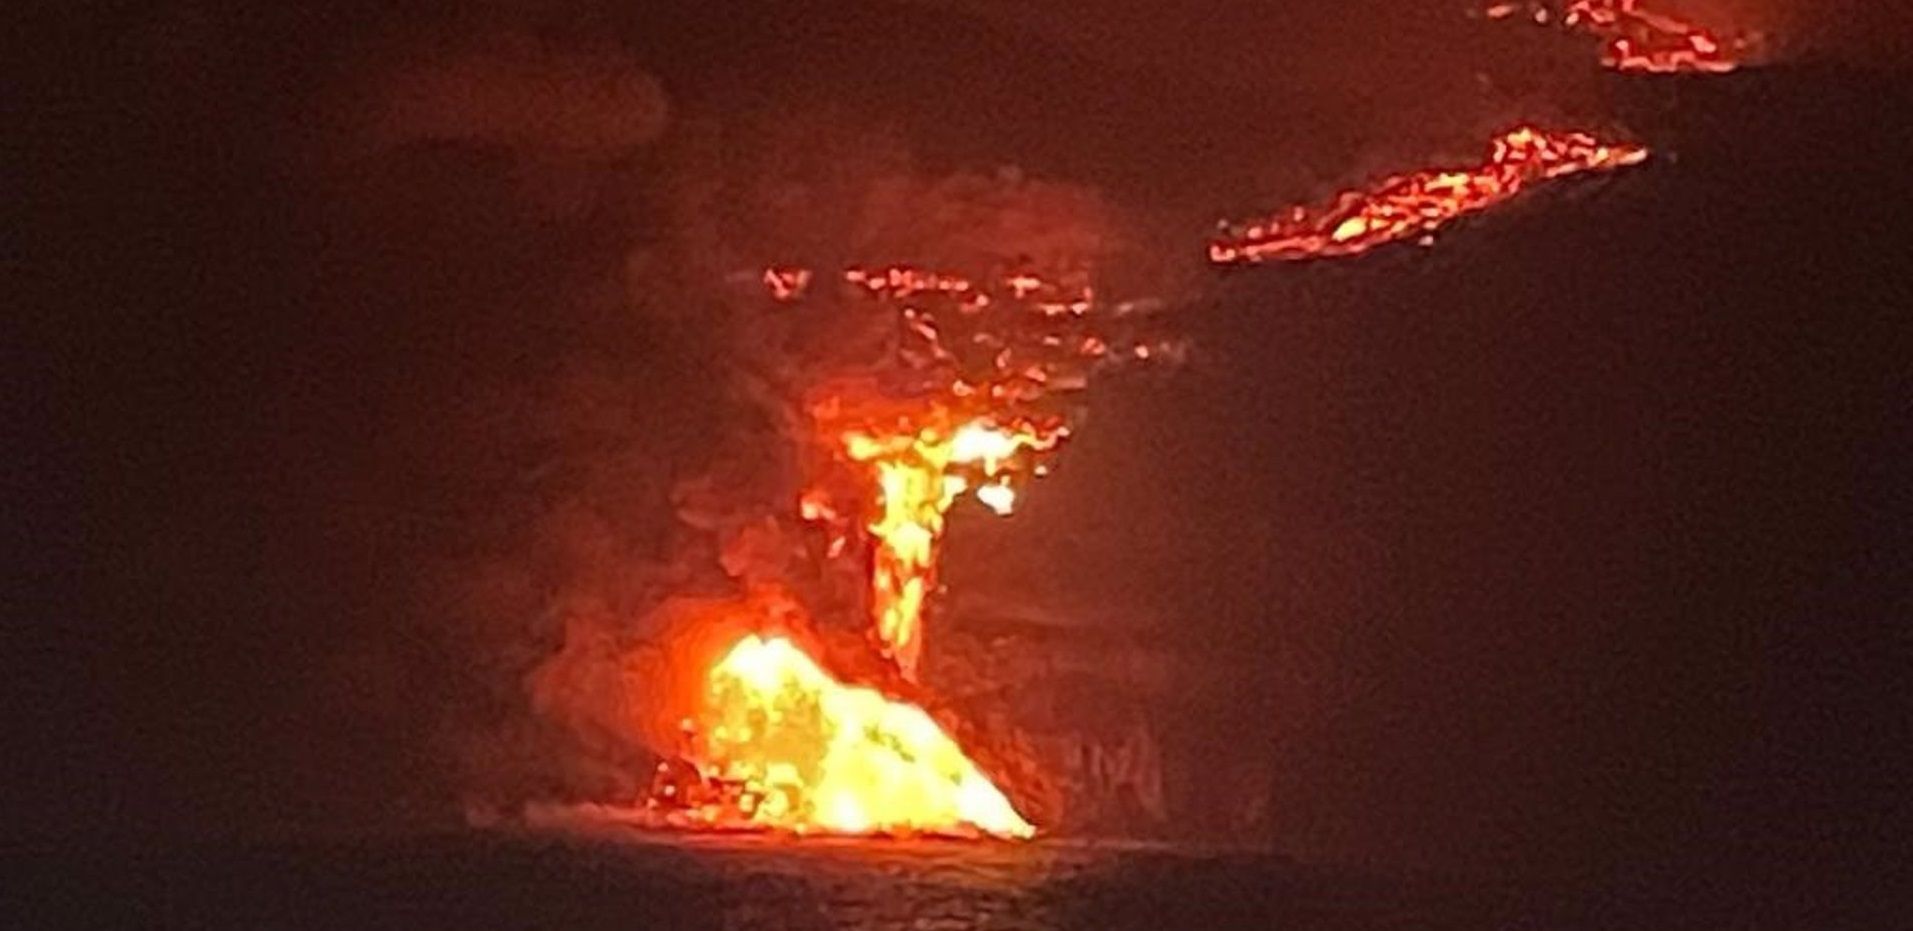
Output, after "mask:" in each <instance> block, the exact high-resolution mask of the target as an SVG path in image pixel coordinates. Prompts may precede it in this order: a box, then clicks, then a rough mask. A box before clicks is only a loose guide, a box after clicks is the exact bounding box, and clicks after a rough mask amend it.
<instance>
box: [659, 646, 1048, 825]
mask: <svg viewBox="0 0 1913 931" xmlns="http://www.w3.org/2000/svg"><path fill="white" fill-rule="evenodd" d="M705 708H706V709H707V715H706V717H705V718H704V719H703V720H702V721H693V720H688V719H687V720H686V721H685V722H684V732H685V740H686V747H685V753H684V759H685V760H686V761H689V762H690V763H691V764H692V765H689V766H685V765H682V764H674V763H670V762H667V763H660V764H658V777H657V781H656V783H655V784H654V786H653V790H652V792H653V797H652V803H653V808H654V809H658V810H662V811H664V812H666V815H665V817H666V821H667V823H671V824H674V825H677V826H688V827H703V828H733V829H741V828H774V829H783V830H789V831H792V832H795V833H806V832H810V831H822V832H828V833H838V834H869V833H887V834H907V833H915V832H927V833H936V834H964V833H969V834H975V833H982V834H990V835H994V836H997V837H1004V838H1017V839H1024V838H1028V837H1031V836H1033V835H1034V834H1035V833H1036V829H1035V827H1033V826H1032V825H1031V824H1030V823H1029V822H1028V821H1026V820H1024V819H1023V816H1022V815H1020V814H1018V813H1017V811H1016V809H1015V807H1014V806H1012V805H1011V804H1010V801H1009V799H1008V798H1006V797H1005V796H1004V795H1003V792H1002V790H1000V789H998V788H997V787H996V785H995V784H993V783H992V782H990V780H989V778H988V777H986V776H984V775H983V773H982V771H981V770H979V769H978V768H977V766H976V764H975V763H973V762H971V761H970V759H969V757H967V756H965V755H964V753H963V750H962V749H961V748H959V747H958V746H957V744H956V741H954V740H952V739H951V738H950V736H949V735H948V734H946V733H944V730H943V728H941V727H939V726H938V725H937V723H936V722H935V721H934V720H932V719H931V718H930V716H929V715H928V714H926V713H925V712H924V711H923V709H921V708H918V707H917V706H915V705H912V704H910V703H908V702H904V701H900V700H897V699H894V698H889V697H886V696H884V695H883V694H882V693H880V692H878V691H877V690H876V689H874V688H869V687H867V686H851V685H845V684H843V683H841V682H839V681H838V680H837V679H835V678H833V677H832V676H831V675H830V674H829V673H827V672H825V671H824V669H823V667H821V666H819V665H817V663H816V661H815V660H813V659H811V658H810V656H809V655H808V654H806V653H805V652H804V651H803V650H802V649H800V648H798V646H797V645H796V644H795V643H793V642H791V641H790V640H789V639H787V638H783V637H770V638H765V637H761V636H759V635H757V634H747V635H745V636H744V637H743V638H742V639H741V640H739V641H737V644H736V645H735V646H733V647H732V648H731V650H730V652H728V653H727V654H725V655H724V657H723V659H721V660H719V661H718V662H717V664H716V665H715V666H712V667H711V670H710V672H709V674H708V677H707V679H706V685H705Z"/></svg>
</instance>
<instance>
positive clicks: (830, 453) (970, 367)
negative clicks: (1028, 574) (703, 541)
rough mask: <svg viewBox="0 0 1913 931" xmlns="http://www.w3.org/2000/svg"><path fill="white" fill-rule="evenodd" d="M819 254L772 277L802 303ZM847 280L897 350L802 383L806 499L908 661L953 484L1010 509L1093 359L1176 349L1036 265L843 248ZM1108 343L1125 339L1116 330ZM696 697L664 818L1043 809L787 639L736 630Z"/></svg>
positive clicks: (912, 661) (821, 824)
mask: <svg viewBox="0 0 1913 931" xmlns="http://www.w3.org/2000/svg"><path fill="white" fill-rule="evenodd" d="M812 278H813V276H812V274H811V272H810V271H809V270H807V269H802V268H797V267H776V268H771V269H767V270H766V271H765V273H764V276H763V281H764V286H765V288H766V291H767V292H768V296H769V297H770V298H771V299H772V300H774V301H777V302H780V303H787V304H800V303H801V302H803V301H804V300H806V299H807V297H808V296H809V293H810V287H809V286H810V284H811V281H812ZM840 282H841V284H842V285H843V286H844V287H845V288H846V289H847V290H848V292H849V296H850V299H852V300H855V301H868V302H874V303H875V306H876V307H877V308H879V309H880V310H882V311H884V312H886V313H893V314H894V315H895V319H896V322H897V329H896V333H895V338H894V339H893V340H892V341H891V343H890V345H889V347H888V348H889V350H890V353H889V354H890V356H891V357H892V360H891V363H890V364H887V365H885V366H883V367H881V370H880V371H879V372H877V373H875V374H872V373H862V374H860V375H858V376H855V377H844V378H839V379H836V380H829V381H825V382H824V383H822V384H820V385H817V386H814V388H813V391H812V393H811V397H810V398H809V400H808V402H807V412H808V414H809V416H810V418H811V422H812V428H813V432H814V434H815V436H814V438H813V442H812V445H813V446H814V447H815V450H816V455H815V457H814V458H815V461H816V465H815V469H814V471H815V473H816V474H815V475H814V476H813V478H814V481H813V482H812V483H811V484H810V486H809V487H807V488H806V490H805V491H804V492H803V493H802V495H800V497H799V500H798V501H797V502H796V507H797V511H798V515H799V516H800V517H801V518H802V519H803V520H804V521H805V522H806V523H808V524H809V525H811V526H813V527H816V528H818V529H819V531H820V532H821V533H823V534H824V537H825V539H826V546H825V549H824V552H825V553H826V555H827V556H828V557H829V558H832V559H838V558H851V556H852V555H853V553H854V554H855V555H857V556H860V557H862V558H864V559H865V560H866V561H865V563H864V564H865V565H867V567H868V587H867V602H868V609H869V613H870V641H871V643H872V645H873V647H874V648H875V649H876V651H877V652H878V653H879V654H880V655H881V656H883V657H884V658H885V659H886V660H887V662H888V663H889V664H890V666H891V667H892V668H893V669H894V670H895V673H896V674H897V675H898V676H899V677H900V678H901V679H903V680H904V681H906V682H911V681H915V680H916V679H917V678H918V672H919V665H920V661H921V657H922V649H923V626H924V617H925V613H926V609H927V607H928V604H929V602H930V599H931V597H932V596H933V595H934V593H935V592H936V588H937V582H936V578H937V565H938V561H939V556H940V552H941V547H940V544H941V540H942V537H943V533H944V530H945V526H946V520H947V515H948V513H949V511H950V509H951V508H952V507H953V506H954V505H955V504H956V502H957V501H959V500H960V499H962V498H963V497H965V496H968V497H971V498H974V499H975V500H976V501H977V502H978V503H980V504H981V505H983V506H984V507H986V508H987V509H989V510H990V511H992V512H994V513H996V514H999V515H1001V514H1008V513H1010V512H1011V511H1012V510H1013V509H1014V507H1015V505H1016V502H1017V499H1018V494H1019V488H1020V486H1021V485H1022V484H1023V483H1024V482H1026V481H1027V480H1028V479H1029V478H1032V477H1035V476H1040V475H1043V474H1045V473H1046V472H1047V470H1048V465H1047V459H1048V457H1049V456H1050V455H1052V454H1053V453H1054V452H1055V451H1056V450H1057V448H1058V447H1059V446H1060V445H1061V443H1062V442H1063V440H1064V439H1065V438H1067V436H1068V435H1069V418H1070V414H1071V408H1070V407H1069V405H1068V404H1067V402H1066V401H1065V400H1064V399H1065V398H1067V397H1068V395H1069V394H1070V393H1071V392H1074V391H1076V390H1078V389H1080V388H1082V387H1084V386H1085V385H1086V384H1087V382H1088V379H1089V376H1090V375H1091V373H1092V372H1093V371H1095V370H1096V369H1098V368H1101V367H1104V366H1107V365H1111V364H1115V363H1118V362H1122V361H1128V360H1139V359H1151V358H1163V357H1173V356H1174V355H1175V354H1176V351H1177V348H1178V347H1176V346H1175V345H1174V344H1171V343H1166V342H1161V341H1157V342H1149V341H1144V340H1139V339H1134V338H1131V339H1127V340H1120V339H1117V338H1116V337H1114V336H1112V335H1110V333H1108V332H1106V331H1105V329H1104V326H1103V324H1104V323H1105V321H1104V320H1102V317H1103V316H1105V315H1107V316H1111V317H1125V316H1128V317H1132V318H1133V317H1135V316H1137V315H1134V314H1133V313H1132V312H1133V311H1134V310H1135V309H1136V307H1135V305H1122V307H1120V308H1119V309H1118V310H1117V311H1116V312H1114V313H1108V314H1105V313H1104V312H1103V311H1104V308H1103V307H1102V305H1100V304H1099V303H1098V302H1097V301H1096V297H1095V294H1094V292H1093V290H1092V289H1090V288H1089V287H1088V285H1087V284H1086V283H1084V282H1083V281H1081V280H1052V279H1047V278H1044V277H1040V276H1038V275H1035V274H1032V273H1029V272H1015V273H1011V274H1007V275H1003V276H1000V278H998V279H996V280H995V282H994V284H993V285H992V286H990V287H982V286H978V285H976V284H974V283H973V282H972V281H971V280H970V279H969V278H966V277H964V276H961V275H956V274H949V273H943V272H933V271H926V270H921V269H915V268H910V267H905V266H891V267H882V268H863V267H857V268H851V269H849V270H847V271H845V272H844V273H843V274H842V276H841V278H840ZM1112 346H1120V347H1122V348H1121V349H1120V350H1118V349H1115V348H1112ZM704 685H705V688H704V695H703V700H702V703H701V706H700V709H699V711H698V713H697V714H696V715H695V716H693V717H687V718H686V719H685V721H684V722H683V725H682V732H683V733H682V747H681V750H680V753H679V756H678V758H677V759H675V760H671V761H667V762H666V763H664V764H661V765H660V767H659V770H658V773H657V775H656V778H655V779H654V783H653V787H652V793H651V797H650V800H649V803H648V806H647V807H648V808H649V809H650V810H652V811H653V812H656V813H658V814H659V816H660V817H661V818H662V819H663V820H664V821H665V823H667V824H672V825H676V826H687V827H700V828H733V829H765V828H771V829H781V830H789V831H793V832H808V831H823V832H832V833H853V834H863V833H891V834H895V833H934V834H959V835H961V834H979V833H980V834H988V835H993V836H997V837H1002V838H1018V839H1020V838H1027V837H1029V836H1031V835H1032V834H1033V833H1034V831H1035V828H1034V827H1033V826H1032V825H1031V824H1030V823H1029V822H1028V821H1026V820H1025V819H1024V818H1023V817H1022V815H1020V814H1019V813H1018V812H1017V811H1016V809H1015V807H1014V806H1013V805H1012V804H1011V803H1010V802H1009V800H1008V798H1007V797H1006V796H1005V795H1004V793H1003V792H1002V791H1001V790H1000V789H998V788H997V787H996V786H995V785H994V784H993V783H992V782H991V781H990V780H989V778H988V777H987V776H985V775H984V774H983V772H982V770H981V769H980V768H979V767H978V766H977V765H976V764H975V763H974V762H972V761H971V760H970V759H969V758H968V757H967V756H966V755H965V754H964V752H963V751H962V749H961V748H960V747H959V746H958V745H957V743H956V742H955V741H954V740H953V739H951V738H950V737H949V736H948V735H947V734H946V732H945V731H944V730H943V729H942V728H941V727H939V726H938V725H937V724H936V722H935V721H934V720H933V719H932V718H931V717H930V715H929V714H927V713H926V712H925V711H924V710H923V709H922V708H921V707H919V706H918V705H916V704H914V703H912V702H909V701H906V700H904V699H902V698H898V697H896V696H895V695H891V694H886V693H885V692H884V691H880V690H879V689H878V688H876V687H873V686H869V685H853V684H846V683H843V682H841V681H839V680H838V679H837V678H835V677H833V676H831V675H830V674H829V673H827V672H826V671H825V670H824V669H823V668H822V667H821V666H820V665H819V664H818V663H817V662H816V661H815V660H814V659H812V657H811V656H810V654H808V653H806V652H805V651H804V650H803V649H802V648H801V647H799V646H798V645H797V644H796V643H795V642H793V641H792V640H791V639H789V638H786V637H781V636H764V635H760V634H757V633H753V634H747V635H745V636H743V637H742V638H741V639H739V640H738V641H737V642H736V643H735V645H734V646H732V647H731V648H730V649H729V651H728V652H727V653H726V654H725V656H724V658H723V659H722V660H720V661H718V662H716V663H714V664H713V665H711V667H710V668H709V670H708V672H707V673H706V674H705V679H704Z"/></svg>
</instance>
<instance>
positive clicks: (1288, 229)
mask: <svg viewBox="0 0 1913 931" xmlns="http://www.w3.org/2000/svg"><path fill="white" fill-rule="evenodd" d="M1646 158H1647V149H1646V147H1644V146H1640V145H1635V144H1632V143H1624V142H1602V141H1600V140H1598V139H1596V138H1595V137H1593V136H1591V135H1589V134H1587V133H1581V132H1549V131H1547V130H1543V129H1538V128H1536V127H1534V126H1518V127H1515V128H1514V129H1511V130H1508V131H1507V132H1505V133H1502V134H1501V135H1499V136H1497V137H1495V139H1494V141H1493V142H1492V144H1491V145H1490V147H1489V150H1488V157H1487V158H1486V159H1485V160H1484V161H1483V162H1482V163H1481V164H1480V165H1477V166H1474V167H1471V168H1448V169H1440V168H1434V169H1424V170H1421V171H1415V172H1410V173H1408V174H1401V175H1394V176H1392V177H1389V178H1386V179H1384V180H1382V181H1381V182H1379V183H1377V184H1375V185H1373V186H1371V187H1369V188H1367V189H1365V190H1349V191H1344V192H1342V193H1340V194H1337V195H1336V196H1335V197H1334V198H1333V199H1331V200H1330V201H1329V202H1328V203H1326V204H1323V205H1321V206H1319V207H1314V208H1309V207H1304V206H1296V207H1293V208H1291V209H1290V210H1289V211H1287V212H1286V213H1281V214H1277V215H1275V216H1273V217H1269V218H1267V219H1264V220H1260V221H1255V222H1252V223H1248V224H1241V225H1237V226H1234V227H1231V228H1228V229H1226V230H1225V233H1224V235H1222V236H1220V237H1218V238H1216V239H1214V240H1212V241H1211V242H1210V243H1209V260H1210V261H1211V262H1214V263H1216V264H1218V265H1230V264H1246V263H1255V262H1264V261H1268V260H1271V259H1279V260H1284V261H1299V260H1303V259H1314V258H1324V257H1331V256H1346V255H1356V254H1359V253H1362V252H1366V251H1368V250H1370V249H1373V248H1375V247H1376V246H1380V245H1385V244H1387V243H1391V242H1396V241H1399V240H1404V239H1411V238H1417V237H1419V238H1421V241H1422V242H1423V244H1428V243H1429V242H1431V241H1432V240H1430V239H1429V238H1428V237H1430V236H1431V235H1432V234H1433V233H1434V231H1435V230H1437V229H1439V228H1440V227H1441V226H1443V225H1445V224H1447V223H1448V222H1450V221H1452V220H1454V219H1455V218H1457V217H1460V216H1463V215H1465V214H1469V213H1475V212H1477V211H1481V210H1486V209H1488V208H1489V207H1492V206H1494V205H1496V204H1499V203H1501V202H1503V201H1506V200H1508V199H1509V198H1512V197H1514V196H1515V195H1517V194H1519V193H1521V192H1522V191H1523V190H1525V189H1527V188H1528V187H1530V186H1532V185H1535V184H1539V183H1541V182H1543V181H1547V180H1549V179H1552V178H1559V177H1563V176H1565V175H1571V174H1577V173H1580V172H1589V171H1610V170H1613V169H1616V168H1622V167H1625V166H1628V165H1634V164H1639V163H1640V162H1642V161H1644V160H1645V159H1646Z"/></svg>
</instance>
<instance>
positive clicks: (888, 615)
mask: <svg viewBox="0 0 1913 931" xmlns="http://www.w3.org/2000/svg"><path fill="white" fill-rule="evenodd" d="M933 419H934V420H943V419H945V418H943V417H936V418H933ZM1063 433H1064V431H1063V430H1062V428H1061V427H1060V426H1057V427H1053V428H1051V429H1049V430H1047V431H1045V430H1042V429H1040V428H1038V427H1036V426H1035V425H1033V424H1019V425H1014V426H1008V427H1006V426H1000V425H998V424H995V423H993V422H990V421H989V420H987V419H976V420H971V421H969V422H966V423H963V424H962V425H961V426H958V427H956V428H955V429H950V428H949V427H947V426H944V425H941V424H937V423H934V422H933V423H931V424H927V425H924V426H922V427H920V428H917V429H916V430H914V432H908V431H906V432H896V433H887V434H878V433H872V432H868V431H866V430H863V429H853V430H848V431H846V432H845V433H844V434H843V436H842V439H843V444H844V453H845V455H847V456H849V457H850V459H851V460H853V461H855V462H859V463H864V464H866V465H867V466H868V467H869V468H870V470H871V472H872V474H873V475H874V477H875V483H876V501H875V509H874V510H875V516H874V517H873V518H872V520H871V522H870V524H869V526H868V530H869V531H870V534H871V537H872V539H873V541H874V550H875V552H874V554H873V557H872V565H871V573H870V589H871V602H872V603H871V614H872V616H873V619H874V620H875V622H876V629H875V634H876V637H877V639H878V641H879V642H880V643H881V644H882V646H883V647H884V649H885V651H886V652H887V653H888V654H889V656H890V658H891V659H892V660H894V661H895V662H896V664H897V668H898V670H899V671H901V672H902V673H903V675H904V677H905V678H908V679H915V678H916V675H917V665H918V662H919V660H920V659H921V657H922V654H923V608H924V602H925V600H926V599H927V598H928V597H929V595H930V593H931V592H932V591H934V590H935V588H936V569H937V555H938V554H937V550H938V545H939V543H940V540H941V538H942V536H943V526H944V515H945V514H946V513H948V512H949V510H950V506H951V505H952V504H954V503H955V502H956V499H957V497H958V496H960V495H962V494H964V493H965V492H969V493H971V494H974V495H975V496H976V498H977V500H979V501H981V502H982V503H983V504H984V505H986V506H987V507H989V508H990V509H991V510H992V511H995V512H996V513H997V514H1008V513H1010V511H1011V510H1012V509H1013V508H1014V507H1015V505H1016V489H1015V486H1014V485H1013V484H1012V479H1013V476H1014V474H1015V473H1013V472H1012V468H1013V466H1015V465H1017V464H1018V463H1020V462H1021V460H1020V459H1019V455H1020V454H1021V453H1022V452H1023V451H1024V450H1047V449H1050V448H1052V447H1054V446H1055V445H1056V443H1057V442H1058V441H1059V440H1060V439H1061V438H1062V436H1063Z"/></svg>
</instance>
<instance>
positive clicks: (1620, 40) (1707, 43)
mask: <svg viewBox="0 0 1913 931" xmlns="http://www.w3.org/2000/svg"><path fill="white" fill-rule="evenodd" d="M1486 13H1487V16H1488V17H1489V18H1490V19H1506V18H1509V17H1513V16H1515V15H1516V14H1525V15H1526V17H1527V18H1528V19H1531V20H1533V21H1534V22H1536V23H1538V24H1541V25H1547V24H1548V23H1550V22H1554V21H1557V20H1558V21H1559V22H1560V24H1561V25H1562V26H1564V27H1566V28H1568V29H1572V30H1575V31H1578V32H1582V33H1586V34H1587V35H1591V36H1593V37H1595V38H1596V39H1598V40H1600V43H1601V64H1602V66H1603V67H1607V68H1612V69H1614V70H1616V71H1648V72H1654V73H1658V74H1677V73H1683V72H1707V73H1713V74H1720V73H1724V72H1728V71H1732V70H1734V69H1736V68H1738V67H1740V65H1741V61H1742V59H1743V58H1744V57H1745V56H1746V55H1747V54H1748V52H1749V51H1750V49H1752V47H1753V46H1754V45H1755V44H1756V43H1757V41H1758V37H1757V36H1735V37H1731V38H1729V37H1723V36H1722V35H1720V34H1718V33H1716V32H1713V31H1711V30H1709V29H1707V28H1705V27H1703V26H1700V25H1698V24H1695V23H1690V22H1686V21H1684V20H1681V19H1679V18H1677V17H1674V16H1671V15H1669V14H1666V13H1658V12H1654V11H1652V10H1644V9H1641V7H1640V0H1570V2H1569V3H1568V4H1567V5H1566V6H1565V7H1563V8H1562V9H1561V11H1560V12H1559V13H1555V12H1553V11H1552V10H1551V9H1550V8H1549V7H1548V6H1546V5H1543V4H1540V3H1526V4H1522V3H1497V4H1495V5H1494V6H1491V7H1489V8H1488V9H1487V11H1486Z"/></svg>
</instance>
